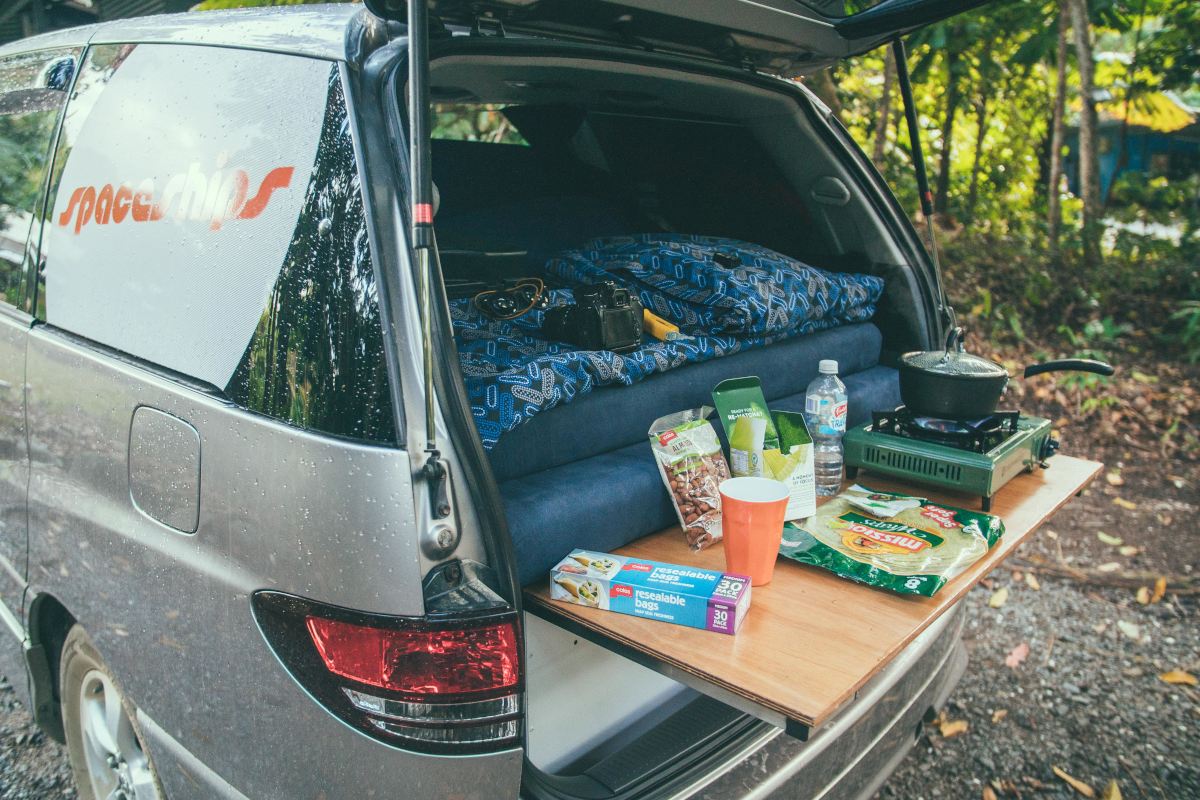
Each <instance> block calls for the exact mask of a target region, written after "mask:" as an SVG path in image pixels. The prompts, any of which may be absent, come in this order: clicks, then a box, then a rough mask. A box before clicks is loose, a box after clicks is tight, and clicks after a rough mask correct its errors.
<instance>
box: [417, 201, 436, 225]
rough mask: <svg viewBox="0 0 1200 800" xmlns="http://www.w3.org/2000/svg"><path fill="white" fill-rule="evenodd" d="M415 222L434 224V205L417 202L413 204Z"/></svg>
mask: <svg viewBox="0 0 1200 800" xmlns="http://www.w3.org/2000/svg"><path fill="white" fill-rule="evenodd" d="M413 222H415V223H417V224H418V225H432V224H433V206H432V205H431V204H429V203H416V204H414V205H413Z"/></svg>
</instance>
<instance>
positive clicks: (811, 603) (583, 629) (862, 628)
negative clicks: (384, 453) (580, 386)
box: [367, 0, 1101, 738]
mask: <svg viewBox="0 0 1200 800" xmlns="http://www.w3.org/2000/svg"><path fill="white" fill-rule="evenodd" d="M983 2H986V0H963V1H962V2H950V1H949V0H882V2H878V3H872V2H870V0H866V2H863V3H843V2H820V0H812V1H811V2H809V3H801V2H798V0H753V1H751V0H693V2H687V3H679V2H667V0H623V2H611V1H610V0H432V2H430V3H429V4H428V6H427V7H426V6H424V5H422V6H421V10H420V11H419V12H417V13H416V14H415V15H414V18H413V19H412V20H411V22H410V24H411V25H414V26H416V27H415V28H414V30H417V31H437V30H438V29H439V25H438V23H439V22H440V23H441V24H454V25H465V26H470V27H478V28H484V27H486V26H489V25H490V26H492V27H493V28H494V29H497V30H498V28H499V27H500V25H503V26H504V28H505V30H507V31H509V32H520V33H525V34H532V35H543V36H552V37H553V38H555V39H557V40H563V39H575V40H580V41H586V42H590V43H603V44H606V45H610V46H611V45H616V46H621V47H628V48H631V49H638V50H647V49H651V50H655V51H659V52H668V53H674V54H679V55H687V56H691V57H696V56H700V57H704V58H709V59H713V60H721V61H726V62H734V63H737V64H738V65H739V66H747V65H749V66H753V67H755V68H758V69H762V70H764V71H770V72H775V73H779V74H784V75H787V74H796V73H798V72H803V71H807V70H809V69H812V68H814V66H820V65H824V64H827V63H829V62H832V61H834V60H836V59H839V58H842V57H845V56H848V55H853V54H855V53H859V52H863V51H865V50H868V49H871V48H873V47H875V46H877V45H878V44H880V43H882V42H884V41H886V40H888V39H891V38H893V37H895V36H897V35H900V34H903V33H905V32H907V31H911V30H913V29H916V28H918V27H920V26H922V25H925V24H928V23H931V22H934V21H937V20H939V19H943V18H945V17H949V16H951V15H953V14H955V13H958V12H960V11H963V10H965V9H967V8H971V7H974V6H978V5H981V4H982V3H983ZM367 5H368V6H369V7H371V8H372V10H375V11H376V13H381V15H383V16H390V17H392V18H394V19H396V18H402V15H403V12H404V10H405V6H404V4H403V3H402V2H400V0H367ZM860 7H861V9H862V10H857V11H856V13H848V12H849V11H850V10H855V9H859V8H860ZM426 10H427V11H428V12H429V13H430V14H432V15H435V16H436V19H430V18H427V17H426V16H425V14H424V12H425V11H426ZM389 11H390V12H391V13H389ZM424 39H425V37H423V36H420V35H418V36H414V37H413V38H412V39H411V40H410V47H411V48H412V49H411V53H412V55H413V58H412V64H411V67H412V70H413V71H412V73H411V76H410V91H411V93H412V96H413V98H414V101H413V102H412V107H413V108H415V109H422V111H423V113H414V114H413V115H412V119H411V120H410V124H411V129H412V130H411V139H412V141H411V142H410V144H411V146H412V151H411V153H410V158H411V163H412V168H411V177H412V180H413V188H412V197H411V199H412V203H413V208H412V213H411V222H412V225H413V243H414V247H415V249H416V250H417V253H418V258H417V259H416V263H417V265H418V273H419V274H420V275H421V276H422V278H423V279H422V281H421V283H422V284H423V286H424V287H425V289H426V291H428V289H429V286H430V280H431V264H433V263H436V261H434V260H433V259H431V257H430V256H431V252H432V251H433V249H434V247H435V245H434V243H433V238H432V227H433V211H432V208H433V205H432V204H433V194H432V187H431V185H430V177H429V174H430V173H429V166H430V157H429V134H430V128H429V119H428V109H429V108H430V104H429V76H428V60H427V59H428V50H427V47H428V41H427V40H424ZM423 40H424V41H423ZM422 302H423V304H424V306H425V315H426V319H425V320H424V322H425V325H426V326H427V327H426V329H425V332H424V340H425V342H424V346H425V351H426V352H425V355H426V358H427V362H426V364H425V373H426V397H427V400H428V401H429V406H428V408H427V414H426V417H427V419H426V426H427V441H428V446H427V451H426V452H427V454H428V458H427V461H426V465H425V467H424V468H423V474H424V475H425V477H426V479H427V481H428V482H429V486H430V489H431V492H432V496H433V497H435V498H436V497H441V498H443V499H444V497H445V495H444V494H440V493H439V486H440V487H442V490H443V491H444V485H445V476H446V471H445V468H444V466H443V465H440V464H439V458H440V455H439V452H438V450H437V431H436V426H435V425H434V424H433V422H434V414H433V400H432V399H431V398H432V397H433V394H434V392H433V381H432V378H431V377H430V376H431V375H432V373H433V352H432V339H431V327H430V325H431V323H430V320H429V316H430V315H431V314H432V311H431V309H432V308H433V306H432V304H431V300H430V297H429V296H428V295H426V296H424V297H423V298H422ZM479 455H480V459H481V460H482V451H480V453H479ZM1030 466H1032V464H1030ZM1100 468H1101V465H1099V464H1097V463H1094V462H1089V461H1083V460H1079V459H1072V458H1069V457H1066V456H1057V457H1056V458H1055V460H1054V463H1053V466H1052V468H1050V469H1048V470H1036V471H1033V472H1030V473H1028V474H1024V475H1021V476H1020V477H1018V478H1016V479H1014V480H1012V481H1011V483H1009V484H1008V485H1007V486H1005V487H1004V489H1003V490H1002V491H1001V492H1000V493H999V494H998V495H997V496H996V500H995V503H996V505H995V507H994V509H993V513H995V514H997V515H999V516H1000V517H1001V518H1002V519H1003V520H1004V523H1005V526H1006V529H1007V532H1006V534H1005V535H1004V537H1003V538H1002V539H1001V540H1000V542H999V543H997V544H996V545H995V546H994V547H993V548H992V549H991V550H990V551H989V552H988V554H987V555H986V556H985V557H983V558H981V559H980V560H979V561H978V562H976V563H975V564H974V565H972V566H971V567H970V568H969V569H968V570H967V571H966V572H964V573H962V574H961V575H959V576H958V577H956V578H954V579H953V580H952V581H950V582H949V583H947V584H946V585H945V586H944V587H943V588H942V589H941V591H940V592H939V593H938V594H937V595H935V596H934V597H932V598H917V597H910V596H899V595H892V594H888V593H886V592H883V591H880V590H877V589H872V588H869V587H866V586H863V585H857V584H854V583H851V582H848V581H845V580H842V579H839V578H837V577H835V576H833V575H832V574H831V573H827V572H824V571H821V570H817V569H813V568H811V567H804V566H800V565H798V564H795V563H792V562H789V561H786V560H781V562H780V563H779V565H778V568H777V569H776V572H775V577H774V580H773V581H772V583H771V584H770V585H767V586H764V587H760V588H756V589H755V590H754V592H753V599H752V603H751V607H750V610H749V613H748V616H747V618H746V622H745V624H744V625H743V626H742V628H741V630H740V631H739V632H738V633H737V634H736V635H733V636H721V635H717V634H714V633H711V632H707V631H703V630H698V629H693V628H687V627H683V626H677V625H669V624H665V623H662V622H655V621H651V620H648V619H643V618H638V617H633V616H625V615H622V614H616V613H611V612H607V611H604V610H600V609H596V608H588V607H583V606H578V605H569V604H564V603H560V602H555V601H552V600H550V597H549V588H548V580H547V581H543V582H541V583H538V584H535V585H533V586H531V587H528V588H526V589H525V591H524V597H523V599H524V603H523V605H524V610H526V611H529V612H530V613H532V614H535V615H537V616H539V617H542V618H544V619H545V620H548V621H551V622H553V623H554V625H556V626H559V627H561V628H565V629H566V630H568V631H571V632H574V633H576V634H577V635H578V636H579V637H581V638H582V639H586V640H588V641H590V642H592V643H594V644H596V645H598V646H600V647H602V648H605V649H607V650H610V651H612V652H615V653H617V654H619V655H621V656H625V657H627V658H629V659H631V660H632V661H634V662H636V663H638V664H641V665H643V666H645V667H648V668H650V669H652V670H655V671H657V672H660V673H662V674H664V675H666V676H668V677H670V678H672V679H674V680H677V681H679V682H680V683H683V684H685V685H687V686H689V687H691V688H693V689H695V690H696V691H698V692H700V693H701V694H703V695H707V696H708V697H711V698H713V699H715V700H718V701H720V702H721V703H723V704H727V705H728V706H730V707H732V708H735V709H738V710H739V711H742V712H746V713H748V714H751V715H753V716H754V717H757V718H758V719H761V720H764V721H767V722H769V723H771V724H773V725H776V726H778V727H780V728H784V729H786V730H788V731H790V732H791V733H793V734H794V735H796V736H799V737H801V738H804V737H806V736H807V733H808V731H809V730H810V729H811V728H813V727H815V726H819V725H821V724H822V723H823V722H825V721H827V720H829V719H830V718H831V717H832V716H833V715H834V714H835V713H836V712H837V711H838V710H839V709H840V708H843V707H844V706H845V705H846V704H847V703H849V702H850V701H852V700H853V699H854V697H855V694H856V692H857V691H858V690H859V689H860V688H861V687H863V686H864V685H865V684H866V683H867V682H868V681H870V680H871V679H872V678H873V677H874V676H876V675H877V674H879V673H880V671H881V670H883V668H884V667H886V666H887V665H888V663H889V662H890V661H891V660H892V659H893V658H894V657H895V656H896V655H897V654H898V653H900V651H901V650H903V649H904V647H905V646H906V645H908V644H909V643H910V642H912V641H913V640H914V639H915V638H916V637H917V636H918V635H919V634H920V633H921V632H922V631H924V630H926V629H927V628H928V627H929V626H930V625H932V624H933V623H934V622H935V621H936V620H937V619H938V618H939V617H941V616H942V615H943V614H944V613H945V612H946V611H948V610H950V609H951V608H952V607H954V605H955V604H956V603H957V601H958V600H960V599H961V598H962V597H963V596H964V595H965V594H966V592H968V591H969V590H970V589H971V588H972V587H973V586H975V585H976V584H977V583H979V581H980V580H982V579H983V578H984V577H985V576H986V575H987V574H988V573H990V572H991V571H992V570H993V569H994V568H995V567H996V566H997V564H999V562H1000V561H1002V560H1003V559H1004V558H1005V557H1006V556H1007V555H1008V554H1009V553H1010V552H1011V551H1012V550H1013V549H1014V548H1015V547H1016V546H1017V545H1018V544H1019V543H1020V542H1021V541H1022V540H1024V539H1025V538H1026V537H1027V536H1028V535H1030V534H1031V533H1032V532H1033V531H1034V530H1035V529H1036V528H1037V527H1039V526H1040V525H1041V524H1042V523H1043V522H1044V521H1045V520H1046V519H1047V518H1048V517H1049V516H1050V515H1051V514H1052V513H1053V512H1054V511H1056V510H1057V509H1058V508H1060V507H1061V506H1062V505H1063V504H1065V503H1066V502H1067V501H1068V500H1069V499H1070V498H1071V497H1073V496H1075V495H1076V494H1078V493H1079V492H1080V491H1081V490H1082V489H1083V488H1084V487H1086V486H1087V485H1088V483H1090V481H1091V480H1092V479H1093V478H1094V477H1095V475H1096V474H1097V472H1098V471H1099V469H1100ZM866 480H867V481H868V482H869V483H870V485H872V486H878V487H880V488H883V489H885V490H886V489H889V488H891V489H894V490H897V491H900V492H918V493H920V494H921V495H923V496H927V497H930V499H933V500H935V501H937V500H941V501H943V502H947V503H949V504H951V505H956V506H963V505H965V504H967V503H969V502H970V501H969V500H965V499H964V498H962V497H961V496H959V497H953V496H951V497H944V496H942V494H941V493H940V492H930V491H927V490H924V489H918V488H916V487H912V486H905V485H900V484H896V483H894V482H891V481H887V480H883V479H881V478H880V477H879V476H877V475H868V476H867V478H866ZM433 506H434V507H435V508H439V509H441V508H442V506H445V510H444V511H442V510H439V511H438V514H439V515H440V516H443V517H444V516H446V515H448V514H449V507H448V504H446V503H445V502H444V501H443V502H442V503H434V504H433ZM501 529H503V528H501ZM617 552H618V553H619V554H620V555H628V556H633V557H636V558H639V559H650V560H655V561H662V562H668V563H674V564H682V565H690V566H696V567H703V568H711V569H718V570H722V569H724V566H725V565H724V555H723V550H722V549H721V548H720V547H714V548H712V549H709V550H705V551H701V552H694V551H691V550H689V549H688V548H687V547H686V545H685V539H684V536H683V534H682V533H681V532H680V531H679V530H678V529H671V530H667V531H663V532H660V533H657V534H653V535H650V536H647V537H645V538H643V539H640V540H638V541H635V542H633V543H632V544H630V545H628V546H626V547H624V548H621V549H620V550H618V551H617ZM514 580H515V579H514ZM722 713H724V712H722ZM689 719H690V718H689ZM710 722H711V724H712V728H713V730H714V731H715V730H717V729H722V728H724V727H725V726H727V725H730V724H733V722H731V720H729V719H727V718H725V717H724V716H722V715H720V714H718V715H716V716H714V717H713V718H712V720H710ZM686 727H692V728H695V727H697V723H696V722H695V721H694V720H692V721H689V722H688V723H687V726H686Z"/></svg>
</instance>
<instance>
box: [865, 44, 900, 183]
mask: <svg viewBox="0 0 1200 800" xmlns="http://www.w3.org/2000/svg"><path fill="white" fill-rule="evenodd" d="M884 49H885V51H886V53H885V55H884V58H883V94H882V95H881V96H880V98H879V115H878V116H876V117H875V148H874V152H872V153H871V161H872V162H874V164H875V169H877V170H879V171H880V172H883V167H884V164H883V155H884V152H883V151H884V148H885V147H886V146H887V130H888V123H889V122H891V117H892V84H893V83H895V82H896V54H895V53H894V52H893V51H892V48H891V47H886V48H884Z"/></svg>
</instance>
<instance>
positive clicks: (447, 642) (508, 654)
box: [254, 592, 523, 754]
mask: <svg viewBox="0 0 1200 800" xmlns="http://www.w3.org/2000/svg"><path fill="white" fill-rule="evenodd" d="M254 612H255V618H256V619H257V621H258V624H259V627H260V629H261V630H262V632H263V635H264V636H265V637H266V639H267V641H268V642H269V643H270V645H271V647H272V649H274V651H275V654H276V655H277V656H278V657H279V660H280V661H281V662H282V663H283V665H284V666H285V667H287V669H288V671H289V672H291V674H292V676H293V677H294V678H295V679H296V681H297V682H299V683H300V685H301V686H302V687H303V688H304V689H305V690H307V691H308V692H309V694H311V695H312V696H313V697H314V698H315V699H316V700H317V701H318V702H319V703H321V705H323V706H324V707H325V708H326V709H327V710H328V711H329V712H330V713H332V714H334V715H335V716H336V717H338V718H339V719H341V720H343V721H344V722H346V723H348V724H350V725H352V726H353V727H355V728H357V729H358V730H360V731H362V732H364V733H366V734H367V735H369V736H371V737H373V738H375V739H378V740H380V741H383V742H387V743H389V744H392V745H395V746H397V747H402V748H404V749H408V750H420V751H424V752H435V753H460V754H461V753H479V752H491V751H495V750H503V749H507V748H510V747H514V746H517V745H519V743H520V740H521V734H522V730H521V720H522V718H523V675H522V663H521V636H520V630H519V628H518V625H517V615H516V614H515V613H513V612H512V611H505V612H502V613H495V612H490V613H486V614H481V615H476V616H469V617H455V618H445V619H432V618H429V617H418V618H411V617H387V616H379V615H371V614H362V613H358V612H353V611H347V610H346V609H340V608H334V607H331V606H324V605H320V604H316V603H312V602H309V601H307V600H303V599H301V598H298V597H293V596H291V595H286V594H282V593H280V592H258V593H256V594H255V595H254Z"/></svg>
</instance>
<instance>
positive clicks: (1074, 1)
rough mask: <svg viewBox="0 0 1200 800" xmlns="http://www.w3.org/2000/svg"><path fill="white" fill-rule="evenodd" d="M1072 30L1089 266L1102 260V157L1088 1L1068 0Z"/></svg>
mask: <svg viewBox="0 0 1200 800" xmlns="http://www.w3.org/2000/svg"><path fill="white" fill-rule="evenodd" d="M1067 3H1068V5H1069V7H1070V9H1071V32H1072V34H1073V38H1074V40H1075V58H1076V61H1077V63H1078V65H1079V94H1080V100H1081V101H1082V103H1081V105H1082V109H1081V113H1080V115H1079V194H1080V196H1081V197H1082V198H1083V258H1084V261H1085V263H1087V264H1088V265H1089V266H1095V265H1096V264H1098V263H1099V262H1100V181H1099V172H1100V160H1099V149H1098V144H1099V142H1098V141H1097V137H1096V127H1097V124H1096V100H1095V96H1094V93H1095V87H1096V61H1095V57H1094V56H1093V54H1092V25H1091V20H1090V19H1089V18H1088V7H1087V0H1067Z"/></svg>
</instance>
